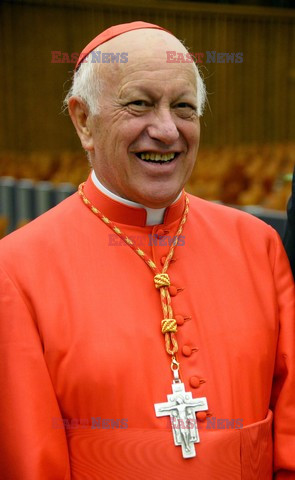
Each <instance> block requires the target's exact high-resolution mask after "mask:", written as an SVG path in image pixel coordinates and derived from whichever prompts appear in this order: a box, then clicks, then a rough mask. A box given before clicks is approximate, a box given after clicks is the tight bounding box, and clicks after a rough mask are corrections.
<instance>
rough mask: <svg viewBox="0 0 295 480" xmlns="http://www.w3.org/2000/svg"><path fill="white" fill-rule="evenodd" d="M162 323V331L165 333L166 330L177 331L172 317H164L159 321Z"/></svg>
mask: <svg viewBox="0 0 295 480" xmlns="http://www.w3.org/2000/svg"><path fill="white" fill-rule="evenodd" d="M161 325H162V333H167V332H173V333H176V332H177V323H176V320H175V319H174V318H164V320H162V322H161Z"/></svg>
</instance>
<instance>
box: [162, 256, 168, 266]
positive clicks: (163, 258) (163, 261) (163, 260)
mask: <svg viewBox="0 0 295 480" xmlns="http://www.w3.org/2000/svg"><path fill="white" fill-rule="evenodd" d="M166 258H167V257H161V264H162V265H164V264H165V262H166Z"/></svg>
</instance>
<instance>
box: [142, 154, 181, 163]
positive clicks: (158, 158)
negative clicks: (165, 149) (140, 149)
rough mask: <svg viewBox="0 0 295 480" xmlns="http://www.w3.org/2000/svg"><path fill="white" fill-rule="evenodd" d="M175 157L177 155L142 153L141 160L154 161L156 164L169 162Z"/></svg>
mask: <svg viewBox="0 0 295 480" xmlns="http://www.w3.org/2000/svg"><path fill="white" fill-rule="evenodd" d="M174 157H175V153H166V154H163V155H162V154H160V153H152V152H151V153H141V154H140V158H141V160H153V161H154V162H155V161H156V162H169V161H170V160H172V159H173V158H174Z"/></svg>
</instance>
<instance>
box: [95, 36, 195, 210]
mask: <svg viewBox="0 0 295 480" xmlns="http://www.w3.org/2000/svg"><path fill="white" fill-rule="evenodd" d="M130 33H135V32H130ZM166 35H167V36H168V41H169V37H170V39H172V40H173V46H174V49H175V41H176V42H177V40H176V39H174V37H172V36H170V35H168V34H166ZM121 37H123V36H121ZM119 38H120V37H119ZM108 43H110V42H108ZM159 43H160V44H159ZM169 49H170V50H171V46H170V48H169V45H168V44H166V43H164V44H162V42H158V43H157V44H153V42H151V45H150V46H149V48H147V46H146V45H145V46H142V48H139V46H138V45H135V46H134V41H133V42H130V43H129V47H128V49H127V48H126V46H125V48H124V50H123V49H122V46H121V48H120V49H118V48H117V49H116V50H115V51H127V52H128V63H126V64H101V65H100V66H99V69H100V70H99V74H100V79H101V93H100V98H99V105H100V112H99V114H98V115H95V116H93V117H92V118H90V122H89V125H90V128H91V132H92V140H93V149H92V151H91V152H90V153H91V158H92V165H93V168H94V170H95V172H96V175H97V177H98V178H99V180H100V181H101V182H102V184H104V185H105V186H106V187H107V188H108V189H109V190H111V191H112V192H114V193H116V194H118V195H119V196H121V197H123V198H127V199H129V200H133V201H135V202H138V203H141V204H143V205H145V206H147V207H152V208H163V207H166V206H168V205H170V204H171V203H172V202H173V201H174V200H175V198H176V197H177V195H178V194H179V192H180V191H181V190H182V188H183V186H184V184H185V183H186V182H187V180H188V178H189V177H190V174H191V171H192V169H193V166H194V163H195V160H196V155H197V151H198V145H199V134H200V125H199V119H198V116H197V114H196V109H197V104H196V77H195V71H194V69H193V66H192V64H189V63H188V64H181V63H179V64H177V63H167V62H166V50H169ZM181 49H183V47H182V45H181V44H180V43H179V46H178V51H180V50H181Z"/></svg>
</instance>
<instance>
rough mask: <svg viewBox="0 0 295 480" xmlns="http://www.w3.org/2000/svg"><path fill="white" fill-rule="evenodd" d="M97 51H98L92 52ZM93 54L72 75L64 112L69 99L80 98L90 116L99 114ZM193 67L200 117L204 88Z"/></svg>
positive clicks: (95, 66)
mask: <svg viewBox="0 0 295 480" xmlns="http://www.w3.org/2000/svg"><path fill="white" fill-rule="evenodd" d="M98 51H99V49H95V50H93V52H98ZM93 52H90V53H89V54H88V56H87V57H86V61H85V63H84V62H83V63H81V64H80V66H79V68H78V70H77V71H76V72H75V73H74V76H73V81H72V86H71V88H70V90H69V91H68V93H67V95H66V97H65V99H64V102H63V104H64V109H65V110H66V109H67V108H68V104H69V100H70V98H71V97H80V98H81V99H82V100H83V101H84V102H85V103H86V104H87V106H88V108H89V111H90V114H91V115H97V114H98V113H99V95H100V92H101V88H100V81H99V75H98V68H99V64H97V63H95V62H94V63H93V62H92V61H91V56H92V53H93ZM193 67H194V69H195V75H196V84H197V114H198V116H199V117H201V116H202V115H203V113H204V109H205V103H206V86H205V83H204V80H203V79H202V77H201V75H200V72H199V69H198V67H197V65H196V64H195V63H193Z"/></svg>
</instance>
